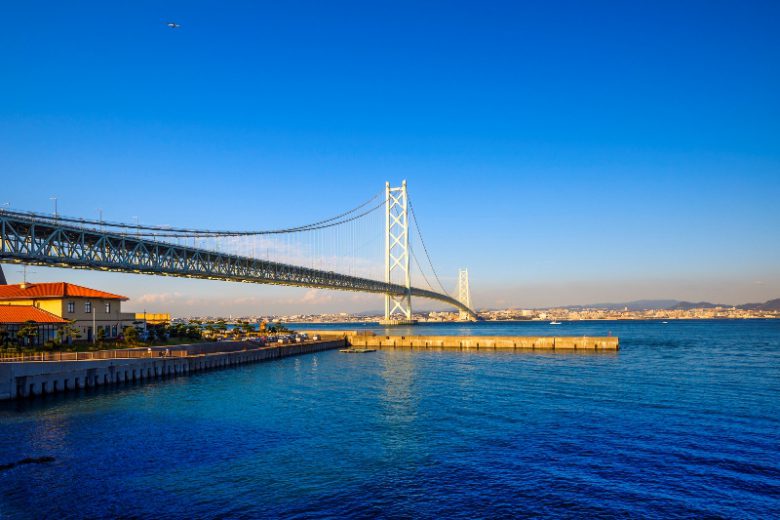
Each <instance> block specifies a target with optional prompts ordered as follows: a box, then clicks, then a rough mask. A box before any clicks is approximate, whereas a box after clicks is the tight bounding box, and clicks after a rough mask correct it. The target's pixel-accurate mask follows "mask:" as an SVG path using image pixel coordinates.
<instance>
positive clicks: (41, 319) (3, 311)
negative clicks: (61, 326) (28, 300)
mask: <svg viewBox="0 0 780 520" xmlns="http://www.w3.org/2000/svg"><path fill="white" fill-rule="evenodd" d="M25 321H34V322H35V323H68V320H63V319H62V318H60V317H59V316H55V315H54V314H52V313H50V312H46V311H44V310H43V309H39V308H38V307H33V306H32V305H0V323H24V322H25Z"/></svg>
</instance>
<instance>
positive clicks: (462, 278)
mask: <svg viewBox="0 0 780 520" xmlns="http://www.w3.org/2000/svg"><path fill="white" fill-rule="evenodd" d="M458 301H459V302H460V303H462V304H463V305H465V306H466V307H468V308H469V309H470V308H471V291H470V290H469V270H468V269H461V270H459V271H458ZM458 318H459V319H460V321H466V320H468V319H470V318H471V317H470V316H469V313H468V312H466V311H464V310H461V311H460V313H459V316H458Z"/></svg>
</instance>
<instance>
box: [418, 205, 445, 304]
mask: <svg viewBox="0 0 780 520" xmlns="http://www.w3.org/2000/svg"><path fill="white" fill-rule="evenodd" d="M407 201H408V202H409V212H410V213H411V214H412V220H413V221H414V227H415V228H416V229H417V236H419V237H420V243H421V244H422V246H423V251H425V256H426V257H427V258H428V265H430V266H431V271H433V276H434V277H436V281H437V282H438V283H439V287H441V290H442V292H444V294H446V295H447V296H450V293H449V292H447V289H445V288H444V285H443V284H442V283H441V280H440V279H439V274H438V273H437V272H436V268H435V267H433V262H431V255H430V254H429V253H428V248H427V247H426V245H425V240H423V235H422V232H421V231H420V223H419V222H418V221H417V215H415V213H414V206H412V199H411V198H409V197H408V195H407ZM418 267H419V265H418ZM420 271H422V269H420ZM423 276H425V275H423ZM450 298H452V296H450Z"/></svg>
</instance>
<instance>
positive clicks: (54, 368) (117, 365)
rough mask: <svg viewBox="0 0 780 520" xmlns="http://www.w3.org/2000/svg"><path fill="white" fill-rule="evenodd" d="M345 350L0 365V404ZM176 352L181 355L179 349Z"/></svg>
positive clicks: (323, 344)
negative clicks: (1, 402) (12, 400)
mask: <svg viewBox="0 0 780 520" xmlns="http://www.w3.org/2000/svg"><path fill="white" fill-rule="evenodd" d="M344 345H345V341H344V340H343V339H335V338H334V339H327V340H324V341H319V342H309V343H304V344H295V343H294V344H291V345H280V346H269V347H260V348H248V349H245V348H246V347H245V345H235V344H222V348H223V349H224V350H234V349H236V348H241V350H236V351H231V352H211V353H200V352H203V351H208V350H212V348H208V347H206V346H205V345H200V346H198V347H197V348H195V349H194V350H197V351H200V352H198V353H192V354H190V355H185V356H173V357H143V358H117V359H95V360H89V361H25V362H17V363H0V400H6V399H15V398H19V397H30V396H35V395H44V394H52V393H58V392H65V391H68V390H75V389H77V388H93V387H98V386H107V385H116V384H120V383H124V382H129V381H144V380H149V379H159V378H165V377H174V376H185V375H188V374H191V373H195V372H199V371H202V370H210V369H216V368H223V367H230V366H236V365H240V364H244V363H257V362H260V361H267V360H272V359H279V358H284V357H289V356H298V355H302V354H310V353H313V352H320V351H323V350H331V349H336V348H342V347H343V346H344ZM176 348H177V350H180V347H176ZM213 348H215V347H213Z"/></svg>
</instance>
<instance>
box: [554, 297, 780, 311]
mask: <svg viewBox="0 0 780 520" xmlns="http://www.w3.org/2000/svg"><path fill="white" fill-rule="evenodd" d="M714 307H726V308H731V307H736V308H737V309H745V310H756V311H777V310H780V298H776V299H774V300H769V301H767V302H764V303H745V304H742V305H732V304H730V303H711V302H684V301H679V300H636V301H632V302H624V303H595V304H593V305H569V306H567V307H565V308H566V309H584V308H587V309H604V310H622V309H626V308H627V309H628V310H630V311H644V310H648V309H664V310H684V311H687V310H690V309H712V308H714Z"/></svg>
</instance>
